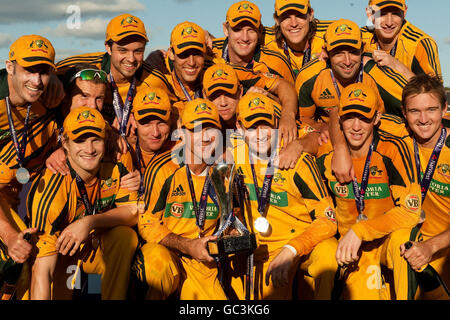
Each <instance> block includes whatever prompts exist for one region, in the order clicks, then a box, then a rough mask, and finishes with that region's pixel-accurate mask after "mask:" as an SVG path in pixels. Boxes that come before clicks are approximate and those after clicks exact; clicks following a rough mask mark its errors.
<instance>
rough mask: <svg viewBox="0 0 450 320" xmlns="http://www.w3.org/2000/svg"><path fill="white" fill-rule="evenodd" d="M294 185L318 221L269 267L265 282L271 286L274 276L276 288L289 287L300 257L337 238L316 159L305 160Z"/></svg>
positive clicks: (285, 249)
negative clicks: (328, 240) (291, 270)
mask: <svg viewBox="0 0 450 320" xmlns="http://www.w3.org/2000/svg"><path fill="white" fill-rule="evenodd" d="M291 184H292V188H293V189H294V190H297V192H298V193H299V195H298V196H299V197H301V198H303V199H304V201H305V205H306V208H307V210H308V212H309V215H310V216H311V217H314V218H313V221H312V223H311V224H310V225H309V226H308V227H307V228H306V230H305V231H304V232H302V233H301V234H300V235H298V236H297V237H295V238H294V239H291V240H290V241H289V242H288V244H287V245H286V246H284V247H283V249H282V250H281V251H280V253H279V254H278V255H277V256H276V257H275V259H274V260H273V261H272V262H271V263H270V264H269V267H268V269H267V273H266V276H265V281H266V284H268V283H269V279H270V277H272V283H273V284H274V286H275V287H282V286H285V285H287V281H288V274H289V270H290V268H291V266H292V264H293V262H294V258H295V257H296V256H303V255H307V254H309V253H310V252H311V251H312V250H313V249H314V247H315V246H316V245H317V244H318V243H319V242H321V241H323V240H326V239H328V238H331V237H333V236H334V235H335V234H336V231H337V225H336V219H335V212H334V206H333V202H332V199H331V197H330V196H329V195H328V192H327V190H326V187H325V185H324V183H323V181H322V179H321V177H320V174H319V169H318V168H317V165H316V163H315V159H314V157H312V156H311V155H305V156H303V157H302V159H301V160H300V162H299V164H298V166H297V168H296V173H295V174H294V177H293V181H292V182H291Z"/></svg>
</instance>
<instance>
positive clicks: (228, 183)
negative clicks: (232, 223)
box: [210, 162, 236, 228]
mask: <svg viewBox="0 0 450 320" xmlns="http://www.w3.org/2000/svg"><path fill="white" fill-rule="evenodd" d="M235 174H236V170H235V164H234V162H233V163H232V164H227V163H224V162H222V163H219V164H217V165H216V166H214V167H213V168H212V170H211V173H210V177H211V184H212V185H213V187H214V190H215V192H216V195H217V199H218V202H219V215H220V220H219V228H222V227H223V225H224V224H225V222H226V221H227V219H228V216H229V214H230V212H231V210H232V207H233V181H234V176H235Z"/></svg>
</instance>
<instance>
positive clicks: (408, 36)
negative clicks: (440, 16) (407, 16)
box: [400, 21, 434, 43]
mask: <svg viewBox="0 0 450 320" xmlns="http://www.w3.org/2000/svg"><path fill="white" fill-rule="evenodd" d="M400 37H402V39H403V40H404V41H405V40H406V41H408V42H412V43H418V42H420V41H422V40H424V39H429V40H433V41H434V39H433V38H432V37H431V36H430V35H428V34H427V33H426V32H424V31H423V30H422V29H420V28H418V27H417V26H415V25H413V24H412V23H411V22H409V21H405V24H404V25H403V27H402V30H401V32H400Z"/></svg>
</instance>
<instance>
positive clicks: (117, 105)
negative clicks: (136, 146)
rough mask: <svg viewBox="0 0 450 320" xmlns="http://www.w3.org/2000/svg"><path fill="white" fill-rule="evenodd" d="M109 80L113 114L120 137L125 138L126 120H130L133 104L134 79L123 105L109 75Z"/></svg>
mask: <svg viewBox="0 0 450 320" xmlns="http://www.w3.org/2000/svg"><path fill="white" fill-rule="evenodd" d="M109 76H110V77H109V78H110V80H111V87H112V91H113V106H114V113H115V114H116V117H117V120H118V121H119V124H120V130H119V132H120V135H121V136H123V137H125V136H126V133H127V125H128V120H129V118H130V113H131V107H132V104H133V99H134V93H135V91H136V78H135V77H133V80H132V81H131V84H130V88H129V89H128V93H127V98H126V101H125V105H123V104H122V99H121V97H120V94H119V89H118V88H117V85H116V83H115V81H114V78H113V76H112V74H110V75H109Z"/></svg>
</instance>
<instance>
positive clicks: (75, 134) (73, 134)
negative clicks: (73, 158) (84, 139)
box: [66, 126, 106, 141]
mask: <svg viewBox="0 0 450 320" xmlns="http://www.w3.org/2000/svg"><path fill="white" fill-rule="evenodd" d="M66 133H67V136H68V137H69V139H70V140H72V141H74V140H76V139H78V138H79V137H81V136H83V135H85V134H93V135H95V136H97V137H99V138H101V139H105V135H106V133H105V129H101V128H98V127H93V126H84V127H80V128H77V129H75V130H73V131H69V132H66Z"/></svg>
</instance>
